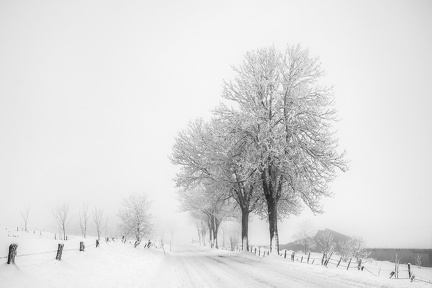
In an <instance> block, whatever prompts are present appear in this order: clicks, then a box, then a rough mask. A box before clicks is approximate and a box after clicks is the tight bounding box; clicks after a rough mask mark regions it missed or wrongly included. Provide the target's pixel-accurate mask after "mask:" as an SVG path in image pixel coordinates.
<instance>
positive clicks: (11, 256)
mask: <svg viewBox="0 0 432 288" xmlns="http://www.w3.org/2000/svg"><path fill="white" fill-rule="evenodd" d="M99 243H100V242H99V240H96V243H94V244H89V245H85V244H84V241H81V242H80V243H79V247H78V248H68V249H63V248H64V244H61V243H59V244H58V248H57V250H51V251H44V252H35V253H25V254H17V249H18V245H17V244H11V245H10V246H9V254H8V255H6V256H0V259H8V262H7V263H8V264H10V263H15V258H16V257H27V256H34V255H42V254H54V253H57V256H56V259H57V260H61V256H62V253H63V252H68V251H85V248H90V247H98V246H99ZM59 255H60V256H59Z"/></svg>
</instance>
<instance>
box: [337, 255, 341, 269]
mask: <svg viewBox="0 0 432 288" xmlns="http://www.w3.org/2000/svg"><path fill="white" fill-rule="evenodd" d="M341 261H342V257H341V258H340V259H339V262H338V264H337V265H336V268H337V267H339V264H340V262H341Z"/></svg>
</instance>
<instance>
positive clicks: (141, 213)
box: [118, 193, 153, 247]
mask: <svg viewBox="0 0 432 288" xmlns="http://www.w3.org/2000/svg"><path fill="white" fill-rule="evenodd" d="M121 204H122V207H121V208H120V210H119V214H118V215H119V217H120V220H121V223H120V224H119V228H120V231H121V232H122V233H123V235H124V236H126V237H128V236H131V237H134V238H135V240H136V241H135V247H137V246H138V245H139V244H140V243H141V241H142V239H143V237H144V236H148V235H150V233H151V232H152V230H153V225H152V223H151V214H150V212H149V209H150V205H151V202H150V201H149V200H148V198H147V195H146V194H144V193H142V194H138V193H135V194H131V195H130V196H129V197H127V198H125V199H124V200H123V201H122V203H121Z"/></svg>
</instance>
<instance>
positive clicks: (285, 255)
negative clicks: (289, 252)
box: [284, 249, 286, 258]
mask: <svg viewBox="0 0 432 288" xmlns="http://www.w3.org/2000/svg"><path fill="white" fill-rule="evenodd" d="M284 258H286V249H285V256H284Z"/></svg>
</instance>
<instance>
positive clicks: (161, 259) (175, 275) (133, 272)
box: [0, 228, 432, 288]
mask: <svg viewBox="0 0 432 288" xmlns="http://www.w3.org/2000/svg"><path fill="white" fill-rule="evenodd" d="M0 229H3V230H2V231H0V257H4V256H7V251H8V246H9V245H10V243H12V242H15V243H18V255H23V254H28V253H30V254H33V253H38V252H46V251H48V252H50V253H46V254H36V255H29V256H21V257H17V258H16V265H8V264H5V263H6V260H7V259H6V258H1V259H0V286H1V287H36V288H38V287H92V288H95V287H96V288H97V287H104V288H109V287H425V288H429V287H432V285H431V284H426V283H421V282H415V283H411V282H410V281H409V280H406V279H400V280H394V279H387V278H384V277H376V276H373V275H372V274H370V273H367V272H366V273H365V272H364V271H363V272H360V271H357V270H354V271H353V270H350V271H347V270H346V269H335V268H331V267H330V266H329V268H325V267H323V266H321V265H310V264H305V263H299V262H291V261H289V259H284V258H283V257H279V256H268V257H258V256H256V255H253V254H252V253H236V252H230V251H224V250H210V249H209V248H207V247H202V246H199V245H192V244H184V245H173V246H172V250H171V252H170V251H169V245H168V246H166V247H165V248H166V252H167V255H164V253H163V251H162V250H159V249H155V248H150V249H144V248H143V247H142V246H140V247H138V248H136V249H135V248H133V246H132V245H131V244H123V243H119V242H115V243H114V242H110V243H105V242H102V243H101V247H99V248H95V247H94V246H91V245H94V242H95V241H94V238H93V239H85V242H86V250H85V251H84V252H80V251H78V248H79V242H80V241H82V240H83V239H82V238H80V237H75V238H74V237H71V238H73V239H70V240H69V241H64V243H65V248H64V249H66V250H68V249H74V250H70V251H65V252H63V257H62V260H61V261H57V260H55V259H54V258H55V254H56V253H55V250H56V248H57V244H58V242H59V241H58V240H54V239H53V238H54V237H52V236H53V235H52V234H49V233H42V235H38V234H37V233H36V234H33V233H25V232H18V233H17V232H14V233H12V234H15V235H16V236H19V237H10V236H11V233H10V232H9V237H8V233H7V230H6V229H4V228H0ZM425 271H427V270H426V269H425ZM428 271H429V272H430V271H431V270H428Z"/></svg>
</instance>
